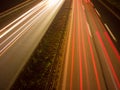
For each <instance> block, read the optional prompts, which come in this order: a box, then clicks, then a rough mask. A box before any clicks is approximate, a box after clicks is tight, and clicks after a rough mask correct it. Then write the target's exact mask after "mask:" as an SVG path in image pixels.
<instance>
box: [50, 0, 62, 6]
mask: <svg viewBox="0 0 120 90" xmlns="http://www.w3.org/2000/svg"><path fill="white" fill-rule="evenodd" d="M58 1H60V0H48V6H49V7H52V6H54V5H55V4H56V3H57V2H58Z"/></svg>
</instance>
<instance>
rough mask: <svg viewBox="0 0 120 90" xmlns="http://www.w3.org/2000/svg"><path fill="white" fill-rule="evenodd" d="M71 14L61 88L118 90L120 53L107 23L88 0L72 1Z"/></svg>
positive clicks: (70, 89) (119, 87) (67, 89)
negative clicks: (104, 22) (102, 20)
mask: <svg viewBox="0 0 120 90" xmlns="http://www.w3.org/2000/svg"><path fill="white" fill-rule="evenodd" d="M71 17H72V18H71V28H70V32H69V37H68V44H67V49H66V55H65V66H64V67H65V68H64V76H63V82H62V90H120V54H119V52H118V50H117V48H116V47H115V45H114V43H113V41H112V39H111V37H113V36H110V35H112V34H109V32H110V31H109V32H108V29H109V28H108V26H107V24H103V22H101V19H100V15H99V13H98V11H97V10H96V9H95V8H94V5H93V4H92V3H91V2H90V0H73V5H72V16H71ZM60 90H61V89H60Z"/></svg>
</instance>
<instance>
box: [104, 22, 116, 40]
mask: <svg viewBox="0 0 120 90" xmlns="http://www.w3.org/2000/svg"><path fill="white" fill-rule="evenodd" d="M104 25H105V27H106V28H107V30H108V32H109V34H110V35H111V36H112V38H113V39H114V40H115V41H116V42H117V39H116V38H115V36H114V35H113V34H112V32H111V30H110V28H109V27H108V25H107V24H104Z"/></svg>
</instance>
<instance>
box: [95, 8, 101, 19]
mask: <svg viewBox="0 0 120 90" xmlns="http://www.w3.org/2000/svg"><path fill="white" fill-rule="evenodd" d="M95 11H96V13H97V14H98V15H99V16H100V17H101V15H100V13H99V12H98V10H97V9H96V8H95Z"/></svg>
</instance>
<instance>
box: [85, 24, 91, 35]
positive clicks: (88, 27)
mask: <svg viewBox="0 0 120 90" xmlns="http://www.w3.org/2000/svg"><path fill="white" fill-rule="evenodd" d="M86 25H87V29H88V32H89V35H90V37H92V34H91V30H90V26H89V24H88V23H86Z"/></svg>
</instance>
